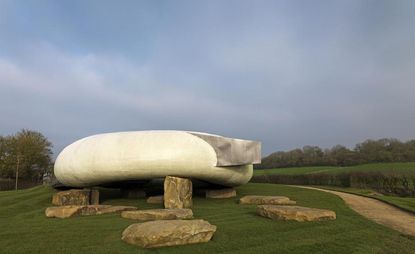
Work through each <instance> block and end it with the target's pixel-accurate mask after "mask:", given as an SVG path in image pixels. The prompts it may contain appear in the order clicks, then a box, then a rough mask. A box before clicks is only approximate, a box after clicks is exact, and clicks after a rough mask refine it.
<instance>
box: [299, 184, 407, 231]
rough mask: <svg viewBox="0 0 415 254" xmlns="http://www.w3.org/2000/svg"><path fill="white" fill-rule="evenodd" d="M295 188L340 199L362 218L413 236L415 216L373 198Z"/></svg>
mask: <svg viewBox="0 0 415 254" xmlns="http://www.w3.org/2000/svg"><path fill="white" fill-rule="evenodd" d="M295 187H299V188H305V189H312V190H319V191H324V192H328V193H332V194H334V195H337V196H339V197H341V198H342V199H343V200H344V202H345V203H346V204H347V205H348V206H349V207H350V208H352V209H353V210H355V211H356V212H357V213H359V214H361V215H362V216H364V217H366V218H368V219H370V220H373V221H375V222H377V223H379V224H382V225H385V226H387V227H390V228H393V229H395V230H397V231H399V232H402V233H404V234H408V235H413V236H415V215H413V214H411V213H407V212H405V211H402V210H400V209H398V208H396V207H393V206H391V205H388V204H386V203H384V202H381V201H379V200H376V199H373V198H366V197H362V196H358V195H353V194H349V193H344V192H339V191H332V190H324V189H319V188H314V187H307V186H295Z"/></svg>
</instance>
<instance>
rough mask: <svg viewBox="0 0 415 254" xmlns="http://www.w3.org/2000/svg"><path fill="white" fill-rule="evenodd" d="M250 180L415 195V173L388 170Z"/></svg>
mask: <svg viewBox="0 0 415 254" xmlns="http://www.w3.org/2000/svg"><path fill="white" fill-rule="evenodd" d="M251 182H255V183H278V184H297V185H326V186H338V187H352V188H361V189H373V190H376V191H378V192H380V193H382V194H385V195H397V196H402V197H415V173H413V174H409V173H406V174H403V173H395V172H393V171H390V172H351V173H340V174H328V173H316V174H303V175H260V176H254V177H253V178H252V180H251Z"/></svg>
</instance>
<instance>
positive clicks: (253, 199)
mask: <svg viewBox="0 0 415 254" xmlns="http://www.w3.org/2000/svg"><path fill="white" fill-rule="evenodd" d="M239 204H249V205H295V204H296V202H295V201H293V200H290V199H289V198H288V197H284V196H256V195H248V196H243V197H242V198H240V199H239Z"/></svg>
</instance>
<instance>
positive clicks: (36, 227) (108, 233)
mask: <svg viewBox="0 0 415 254" xmlns="http://www.w3.org/2000/svg"><path fill="white" fill-rule="evenodd" d="M237 191H238V195H239V196H241V195H247V194H259V195H261V194H262V195H285V196H288V197H290V198H291V199H294V200H297V201H298V204H299V205H303V206H309V207H316V208H327V209H332V210H334V211H335V212H336V213H337V219H336V220H335V221H325V222H307V223H299V222H293V221H272V220H269V219H266V218H262V217H259V216H257V215H256V214H255V206H250V205H247V206H242V205H238V204H237V202H236V200H237V199H236V198H235V199H227V200H208V199H204V198H198V197H196V198H195V199H194V208H193V211H194V214H195V218H203V219H205V220H207V221H209V222H210V223H212V224H214V225H217V227H218V230H217V232H216V233H215V235H214V237H213V239H212V241H211V242H209V243H206V244H198V245H189V246H179V247H168V248H161V249H158V250H157V251H156V252H157V253H254V252H261V253H276V252H278V253H317V252H318V253H413V250H414V249H415V239H414V238H413V237H409V236H404V235H402V234H400V233H398V232H396V231H393V230H391V229H389V228H386V227H384V226H381V225H378V224H376V223H374V222H371V221H368V220H366V219H364V218H363V217H361V216H360V215H358V214H357V213H355V212H354V211H352V210H350V209H349V208H348V207H347V206H346V205H345V204H344V203H343V201H342V200H341V199H340V198H338V197H336V196H333V195H331V194H328V193H323V192H319V191H313V190H305V189H299V188H293V187H289V186H281V185H274V184H253V183H250V184H247V185H244V186H241V187H239V188H238V189H237ZM52 193H53V190H52V189H50V188H47V187H37V188H33V189H28V190H22V191H17V192H14V191H7V192H0V225H1V230H0V246H1V247H0V252H1V253H155V251H154V250H144V249H140V248H137V247H135V246H130V245H128V244H125V243H124V242H122V241H121V239H120V237H121V232H122V231H123V229H125V228H126V227H127V226H128V225H130V224H132V223H134V221H132V220H127V219H123V218H121V217H120V216H119V215H116V214H110V215H100V216H89V217H78V218H71V219H50V218H46V217H45V216H44V210H45V208H46V207H47V206H50V200H51V196H52ZM103 203H105V204H124V205H135V206H137V207H139V209H146V208H160V205H150V204H146V203H145V201H144V200H143V199H142V200H135V199H119V198H116V197H113V198H109V197H108V198H107V199H106V200H104V202H103ZM379 239H382V241H379Z"/></svg>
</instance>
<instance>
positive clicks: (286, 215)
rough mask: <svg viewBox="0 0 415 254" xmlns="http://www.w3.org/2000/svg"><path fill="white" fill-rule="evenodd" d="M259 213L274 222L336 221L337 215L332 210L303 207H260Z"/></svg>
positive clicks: (258, 208)
mask: <svg viewBox="0 0 415 254" xmlns="http://www.w3.org/2000/svg"><path fill="white" fill-rule="evenodd" d="M257 213H258V214H259V215H260V216H263V217H267V218H271V219H274V220H296V221H321V220H334V219H336V213H335V212H333V211H331V210H325V209H317V208H308V207H301V206H281V205H259V206H258V207H257Z"/></svg>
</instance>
